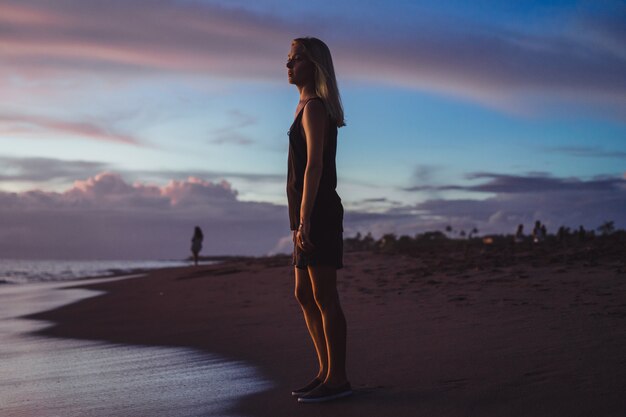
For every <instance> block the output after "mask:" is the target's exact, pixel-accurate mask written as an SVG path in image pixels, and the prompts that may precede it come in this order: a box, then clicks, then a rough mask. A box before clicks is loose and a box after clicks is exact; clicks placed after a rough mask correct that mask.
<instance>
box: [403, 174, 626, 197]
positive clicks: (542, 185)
mask: <svg viewBox="0 0 626 417" xmlns="http://www.w3.org/2000/svg"><path fill="white" fill-rule="evenodd" d="M467 178H468V179H470V180H476V179H487V180H488V181H487V182H484V183H482V184H478V185H442V186H430V185H426V186H415V187H409V188H406V189H405V190H406V191H473V192H481V193H499V194H523V193H545V192H563V191H574V192H576V191H592V192H598V191H608V192H611V191H617V190H620V189H623V187H624V181H623V180H621V179H619V178H613V177H607V178H597V179H592V180H587V181H585V180H581V179H578V178H555V177H551V176H548V175H547V174H535V175H527V176H519V175H506V174H493V173H488V172H478V173H473V174H470V175H468V176H467Z"/></svg>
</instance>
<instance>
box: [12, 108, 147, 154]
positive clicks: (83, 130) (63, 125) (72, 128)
mask: <svg viewBox="0 0 626 417" xmlns="http://www.w3.org/2000/svg"><path fill="white" fill-rule="evenodd" d="M41 130H42V131H53V132H57V133H63V134H69V135H72V136H80V137H86V138H90V139H95V140H98V141H104V142H114V143H121V144H126V145H135V146H139V145H141V141H140V140H139V139H137V138H135V137H133V136H130V135H125V134H122V133H117V132H114V131H113V130H112V129H110V128H107V127H104V126H100V125H97V124H94V123H89V122H80V121H66V120H56V119H53V118H50V117H44V116H33V115H24V114H1V113H0V132H5V133H15V132H19V133H26V132H37V131H41Z"/></svg>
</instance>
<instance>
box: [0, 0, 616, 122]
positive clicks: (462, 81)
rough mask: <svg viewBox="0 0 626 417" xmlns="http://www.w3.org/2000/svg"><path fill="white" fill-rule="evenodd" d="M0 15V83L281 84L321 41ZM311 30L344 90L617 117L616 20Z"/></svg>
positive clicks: (210, 26) (157, 23)
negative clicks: (598, 111) (572, 107)
mask: <svg viewBox="0 0 626 417" xmlns="http://www.w3.org/2000/svg"><path fill="white" fill-rule="evenodd" d="M0 16H4V17H3V18H1V19H2V20H0V22H2V25H3V28H4V31H3V35H2V43H3V67H4V69H2V70H0V83H5V84H10V83H11V82H12V81H8V80H10V79H12V78H14V77H15V76H16V74H19V76H18V78H22V77H25V78H29V77H31V78H33V79H40V80H44V81H46V82H47V80H49V78H50V77H51V75H54V76H55V77H63V76H67V75H69V74H71V76H72V77H73V78H74V79H78V78H79V77H80V76H81V75H85V74H94V73H98V74H103V75H105V76H108V77H120V76H121V77H131V78H133V77H142V76H145V75H146V74H149V75H155V74H157V75H158V74H160V73H167V74H172V73H175V74H180V75H190V74H191V75H194V76H200V77H210V78H214V77H220V78H226V79H241V78H244V79H254V80H255V81H259V80H265V81H269V82H275V81H284V71H282V63H283V60H284V59H285V55H286V52H287V48H288V43H289V40H290V39H291V38H293V37H294V36H297V35H301V34H303V33H317V32H319V30H316V28H315V27H313V26H311V25H309V24H307V23H306V21H307V20H306V19H305V17H304V16H296V17H295V18H294V19H293V20H290V21H287V20H284V19H281V18H279V17H277V16H272V15H269V14H264V15H260V14H255V13H253V12H250V11H246V10H243V9H227V8H224V7H219V6H216V5H210V4H206V3H205V4H202V3H192V2H174V1H166V0H161V1H147V0H139V1H132V2H95V1H85V0H83V1H69V0H65V1H56V2H54V3H48V2H38V1H33V0H31V1H20V2H17V1H5V2H3V3H2V4H1V5H0ZM317 19H318V22H319V25H318V26H317V27H318V28H319V27H321V28H323V29H322V33H320V34H319V36H321V37H326V38H330V39H331V40H332V41H333V42H331V47H332V49H333V51H334V54H335V58H336V61H337V64H338V67H339V75H340V78H342V79H358V80H366V81H367V82H370V83H377V84H378V83H380V84H389V85H396V86H399V87H404V88H407V87H408V88H415V89H422V90H427V91H435V92H439V93H443V94H449V95H452V96H456V97H464V98H466V99H469V100H472V101H477V102H480V103H483V104H486V105H489V106H492V107H496V108H501V109H506V110H507V111H515V112H524V111H527V112H532V111H533V110H534V109H535V108H536V104H537V103H539V104H541V105H542V106H547V105H550V106H557V105H558V104H559V103H561V102H570V101H571V102H572V103H574V104H580V103H582V104H583V105H584V103H587V105H588V106H589V107H591V108H598V107H604V108H608V109H609V110H610V111H611V112H612V113H613V114H614V115H617V117H624V115H625V114H626V110H625V109H624V100H623V97H624V96H625V95H626V90H625V88H626V87H625V86H624V83H623V82H622V77H621V74H623V73H624V71H626V63H625V62H624V60H623V48H621V47H616V46H615V45H620V44H621V43H620V39H619V38H617V37H616V36H617V35H615V33H618V34H619V33H621V32H619V31H618V30H614V29H611V28H612V27H613V26H616V25H615V23H614V21H615V20H616V19H615V18H613V19H602V18H593V19H590V18H587V17H585V16H581V17H579V18H578V19H571V20H568V21H564V22H563V25H564V27H563V30H562V31H560V33H559V35H554V34H536V33H532V32H530V31H529V32H524V31H522V30H516V31H515V30H510V29H504V28H499V27H497V26H492V27H470V26H466V27H464V29H459V25H458V22H456V24H452V22H445V21H444V22H439V24H437V25H435V24H433V23H432V22H420V21H419V16H416V24H415V25H414V27H412V28H410V30H404V31H402V32H400V33H395V32H393V31H387V32H385V34H384V35H381V34H380V33H376V32H375V31H370V30H369V28H367V29H360V28H358V27H356V28H350V29H349V30H346V29H342V28H344V27H345V25H344V24H343V22H337V21H336V18H333V17H323V16H318V17H317ZM60 22H62V24H60ZM612 22H613V23H612ZM590 26H592V27H593V28H594V30H593V31H590V30H588V29H589V27H590ZM606 28H608V29H606ZM585 29H587V30H585ZM605 29H606V30H605ZM609 29H610V30H609ZM588 32H589V33H588ZM599 37H600V38H601V39H600V40H598V38H599ZM606 45H612V46H611V48H609V49H608V50H607V49H606V48H607V47H606ZM364 63H366V64H364ZM3 78H4V80H3ZM0 87H1V85H0ZM533 103H534V104H535V105H533ZM546 103H547V104H546Z"/></svg>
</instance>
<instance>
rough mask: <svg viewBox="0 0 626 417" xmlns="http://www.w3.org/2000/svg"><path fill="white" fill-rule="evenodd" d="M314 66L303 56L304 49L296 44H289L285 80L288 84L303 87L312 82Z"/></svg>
mask: <svg viewBox="0 0 626 417" xmlns="http://www.w3.org/2000/svg"><path fill="white" fill-rule="evenodd" d="M314 73H315V66H314V65H313V63H312V62H311V61H309V60H308V59H307V58H306V56H305V55H304V48H303V46H302V45H300V44H298V43H292V44H291V50H290V51H289V55H288V56H287V79H288V80H289V84H294V85H299V86H300V85H305V84H307V83H309V82H312V81H313V75H314Z"/></svg>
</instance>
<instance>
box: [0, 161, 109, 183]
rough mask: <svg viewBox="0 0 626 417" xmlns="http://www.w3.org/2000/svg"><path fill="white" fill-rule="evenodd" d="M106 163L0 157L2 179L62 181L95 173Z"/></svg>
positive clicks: (15, 180)
mask: <svg viewBox="0 0 626 417" xmlns="http://www.w3.org/2000/svg"><path fill="white" fill-rule="evenodd" d="M105 167H106V164H104V163H102V162H94V161H71V160H60V159H54V158H27V157H25V158H20V157H0V181H2V182H26V181H40V182H43V181H60V182H71V181H74V179H75V178H84V177H87V176H91V175H95V174H96V173H98V172H100V171H102V170H103V169H105Z"/></svg>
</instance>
